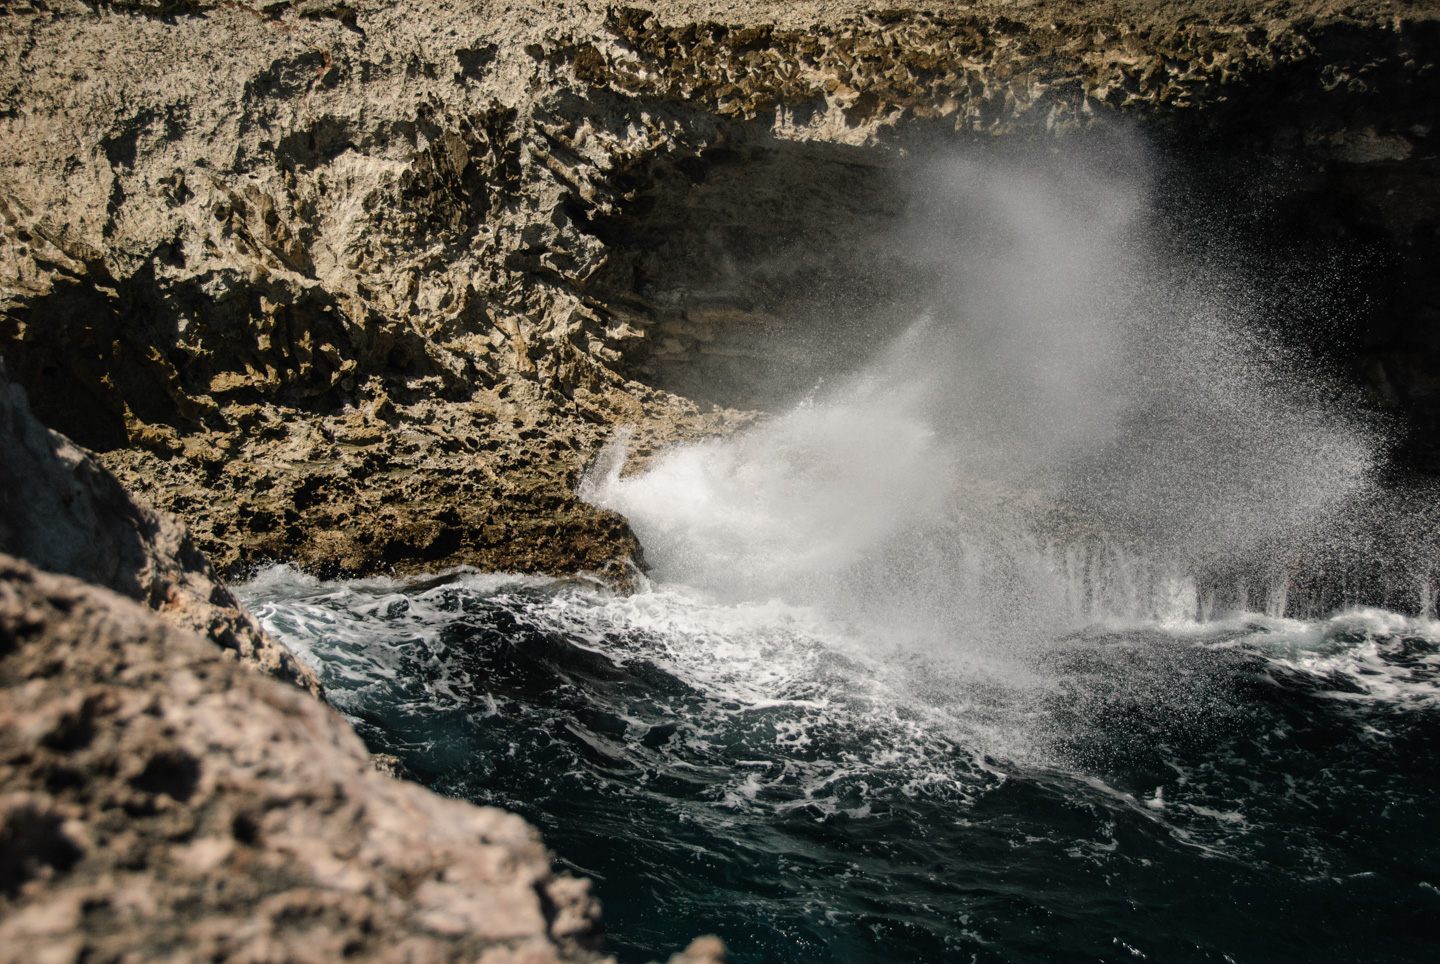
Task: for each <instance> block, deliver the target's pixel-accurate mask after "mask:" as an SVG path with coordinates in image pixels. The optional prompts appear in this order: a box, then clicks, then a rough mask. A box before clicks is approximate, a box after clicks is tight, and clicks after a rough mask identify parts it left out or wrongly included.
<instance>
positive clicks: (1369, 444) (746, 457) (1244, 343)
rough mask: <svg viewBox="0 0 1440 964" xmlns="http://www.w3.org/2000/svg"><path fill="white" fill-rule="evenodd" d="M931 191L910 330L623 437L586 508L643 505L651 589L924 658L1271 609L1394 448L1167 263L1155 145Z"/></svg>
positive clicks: (1235, 283) (636, 508)
mask: <svg viewBox="0 0 1440 964" xmlns="http://www.w3.org/2000/svg"><path fill="white" fill-rule="evenodd" d="M915 181H916V185H917V187H916V190H915V203H914V204H913V206H912V207H913V213H912V216H911V217H910V218H909V220H908V223H907V224H906V225H905V227H904V229H903V230H902V231H900V232H897V234H896V235H895V237H894V238H893V240H892V244H893V246H894V248H895V252H894V253H895V254H896V256H897V257H898V258H900V259H901V260H903V261H905V262H906V263H908V264H909V265H910V266H911V267H912V268H914V269H915V272H914V273H915V276H916V277H923V278H926V279H928V281H927V282H926V285H927V287H926V291H925V292H924V301H925V303H926V304H927V305H928V308H927V310H925V311H924V312H923V313H921V314H920V315H919V316H918V317H916V318H915V319H914V321H913V324H911V325H910V327H909V328H908V329H907V330H905V331H904V332H903V333H902V334H901V335H900V336H899V337H896V338H892V339H891V340H890V341H889V343H888V344H877V345H876V350H875V351H874V353H873V356H872V357H871V358H870V359H869V360H868V361H867V362H866V363H865V364H864V365H863V366H861V367H860V368H859V369H858V370H855V371H851V372H848V373H845V374H843V375H840V376H839V377H836V378H832V379H830V380H828V381H827V382H826V383H824V384H822V385H820V386H818V387H817V388H816V389H815V390H814V391H813V392H812V393H811V394H810V395H809V396H807V397H806V398H804V399H803V400H801V401H800V402H799V403H798V404H796V405H795V406H794V407H793V408H791V409H790V410H789V411H787V412H785V413H783V414H781V415H779V416H777V417H776V418H774V419H773V420H771V421H769V422H767V423H765V424H763V425H761V426H760V427H758V428H756V429H754V430H752V431H750V432H748V433H745V434H743V435H740V436H738V437H735V438H730V439H724V440H710V441H705V442H700V443H696V444H693V445H689V446H684V447H681V448H678V449H676V450H674V451H672V452H670V453H668V454H667V455H665V456H663V457H662V458H660V459H658V460H657V461H656V462H654V463H653V464H652V465H651V466H650V467H649V468H648V469H647V470H646V471H644V472H641V473H636V474H632V475H625V474H623V471H622V469H623V464H624V444H625V443H624V438H623V436H621V437H620V438H619V439H618V440H617V441H616V442H615V443H613V445H612V447H611V449H610V450H609V451H607V453H605V455H604V456H603V457H602V459H601V460H600V462H599V463H598V464H597V466H596V468H595V469H594V470H593V471H592V473H591V474H590V476H589V477H588V478H587V479H586V481H585V483H584V487H583V489H582V494H583V495H584V497H585V498H587V499H589V500H591V501H593V502H595V503H596V504H599V505H602V506H605V507H607V508H611V509H615V510H617V511H619V512H621V513H622V514H624V515H625V516H626V517H627V518H628V519H629V520H630V522H631V524H632V525H633V527H634V528H635V531H636V532H637V534H638V535H639V537H640V539H641V541H642V543H643V544H644V545H645V547H646V555H647V559H648V560H649V561H650V562H651V563H652V564H653V566H654V571H653V572H652V576H654V577H656V578H657V579H659V580H661V581H666V582H678V583H683V584H686V585H689V586H692V587H696V588H700V589H703V590H707V591H709V592H712V593H715V594H717V596H718V597H719V598H722V599H730V600H739V599H765V598H771V597H779V598H782V599H785V600H787V601H790V602H797V603H803V604H812V605H816V606H819V607H821V608H822V609H824V610H825V611H827V612H830V613H832V614H834V615H836V616H838V617H840V618H842V619H846V620H849V621H852V622H855V623H858V624H862V625H870V626H872V627H876V629H877V632H879V633H880V634H881V635H882V636H883V638H884V639H886V640H887V641H891V642H902V643H904V642H910V643H917V642H918V643H919V644H923V645H925V646H926V648H931V647H933V646H935V645H945V646H948V645H949V644H951V643H954V642H957V641H963V642H964V643H966V644H967V645H968V646H969V647H971V648H974V647H976V646H982V645H984V646H994V645H1004V644H1009V643H1013V642H1014V641H1016V640H1019V639H1034V638H1037V637H1043V636H1050V635H1053V634H1055V633H1057V632H1064V631H1068V630H1073V629H1076V628H1079V627H1082V626H1084V625H1088V624H1091V623H1094V622H1097V621H1108V622H1114V621H1117V620H1119V621H1124V620H1161V621H1170V622H1176V621H1182V622H1183V621H1189V620H1195V619H1198V618H1202V617H1205V616H1210V615H1214V614H1216V613H1217V612H1219V611H1223V610H1231V609H1251V610H1260V611H1265V610H1266V609H1268V610H1269V611H1271V612H1272V613H1275V614H1281V613H1282V612H1283V610H1284V608H1285V605H1286V586H1287V581H1288V578H1289V574H1290V569H1291V566H1292V565H1293V563H1294V560H1295V559H1296V558H1297V555H1298V554H1301V553H1303V552H1304V551H1305V550H1304V547H1306V546H1310V545H1314V544H1318V543H1323V542H1324V541H1325V540H1326V539H1328V538H1330V533H1331V530H1333V528H1334V526H1335V520H1336V519H1338V518H1342V517H1343V516H1344V513H1345V512H1346V511H1348V509H1350V508H1353V507H1354V506H1355V505H1357V504H1358V503H1359V502H1360V501H1361V500H1362V497H1363V495H1364V492H1365V490H1366V487H1367V479H1368V478H1369V477H1370V473H1371V470H1372V468H1373V467H1374V465H1375V464H1376V461H1377V458H1378V452H1379V451H1380V442H1379V439H1378V435H1377V433H1375V432H1374V431H1373V430H1372V429H1371V428H1368V427H1367V426H1366V425H1365V424H1364V423H1363V421H1362V420H1361V419H1360V418H1359V417H1357V416H1356V415H1354V414H1352V413H1350V412H1348V411H1347V410H1346V407H1345V406H1344V405H1343V404H1342V403H1341V401H1340V393H1339V392H1338V391H1337V390H1335V389H1334V388H1333V387H1331V386H1329V385H1327V384H1326V383H1325V382H1324V380H1323V379H1321V378H1320V377H1318V376H1316V375H1313V374H1309V373H1307V372H1306V371H1305V370H1304V367H1305V366H1304V365H1303V364H1302V362H1301V359H1300V358H1299V356H1296V355H1292V354H1290V353H1287V352H1286V351H1285V350H1283V349H1282V347H1281V346H1279V345H1277V344H1275V343H1273V342H1271V341H1269V340H1267V339H1266V337H1265V336H1264V335H1263V334H1261V333H1260V331H1259V328H1258V326H1257V325H1256V318H1255V314H1256V312H1257V310H1258V309H1257V307H1256V306H1257V305H1258V304H1259V302H1260V300H1261V299H1260V296H1259V295H1258V294H1257V293H1256V289H1255V287H1253V285H1251V284H1249V283H1247V281H1246V280H1245V279H1243V278H1242V277H1241V276H1240V275H1238V274H1237V273H1234V272H1230V271H1227V270H1226V269H1225V266H1223V265H1214V264H1194V263H1178V262H1177V260H1176V259H1175V258H1174V257H1173V256H1166V255H1162V254H1159V253H1158V252H1163V251H1166V250H1167V249H1169V248H1173V247H1174V246H1172V245H1167V244H1166V241H1167V239H1166V238H1164V237H1162V236H1161V235H1160V234H1159V233H1158V232H1159V229H1158V228H1157V227H1156V223H1155V219H1154V218H1153V217H1152V212H1151V207H1150V203H1149V183H1148V181H1149V175H1148V173H1147V170H1146V164H1145V160H1144V156H1143V153H1142V152H1141V151H1140V150H1138V149H1137V148H1136V147H1135V145H1133V144H1121V145H1118V146H1117V145H1114V144H1112V145H1109V147H1108V148H1107V149H1106V150H1104V151H1101V152H1099V153H1096V154H1093V155H1091V156H1088V157H1087V156H1070V157H1067V158H1063V159H1057V158H1053V157H1046V158H1039V159H1036V158H1029V159H1023V160H1017V159H1016V158H1014V157H1009V158H1005V159H1004V160H1003V161H1000V160H994V159H985V158H975V157H969V158H960V159H948V160H945V161H943V162H937V163H933V164H930V165H929V166H928V167H927V168H926V169H924V170H923V172H921V173H919V174H918V175H916V176H915ZM854 337H856V338H869V337H872V336H871V335H869V334H868V333H867V332H866V329H865V325H864V322H863V319H860V320H857V324H856V325H855V327H854Z"/></svg>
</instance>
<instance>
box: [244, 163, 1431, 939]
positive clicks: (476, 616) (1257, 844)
mask: <svg viewBox="0 0 1440 964" xmlns="http://www.w3.org/2000/svg"><path fill="white" fill-rule="evenodd" d="M1102 167H1103V166H1095V165H1091V166H1086V165H1084V164H1075V163H1067V164H1064V165H1060V164H1055V163H1046V164H1038V165H1030V166H1025V165H1020V164H1014V163H1012V164H1009V165H1007V166H998V165H993V164H985V163H978V162H962V163H949V164H946V165H941V166H937V167H936V168H935V169H934V170H933V171H932V172H930V174H928V175H927V176H926V178H925V179H924V181H923V183H924V184H925V185H926V192H925V195H924V204H923V205H920V206H919V207H917V212H919V213H917V216H916V217H915V218H914V219H913V222H912V225H911V226H910V228H909V229H908V230H907V232H906V234H905V235H904V236H903V237H898V238H896V239H894V244H895V246H896V249H897V251H899V252H901V253H902V254H903V256H904V257H905V258H908V259H909V260H910V261H911V263H912V267H913V268H915V269H916V271H917V272H918V273H919V274H920V275H925V276H927V277H929V278H931V279H932V282H931V284H930V288H929V296H928V300H929V303H930V308H929V311H928V312H927V313H925V314H924V316H923V317H919V318H917V319H916V320H915V321H914V323H913V325H911V326H910V327H909V328H908V329H907V330H905V331H904V332H902V333H901V334H899V335H898V336H895V337H890V338H889V339H888V340H885V341H883V342H881V341H878V340H877V344H876V346H875V352H874V356H873V358H872V359H871V360H870V361H869V362H868V363H867V364H865V365H864V366H862V367H861V368H860V369H859V370H852V371H848V372H844V371H837V372H836V373H835V374H834V376H832V377H831V378H829V379H828V380H827V382H826V383H824V384H821V385H819V386H817V387H816V389H815V391H814V392H812V393H811V394H810V395H809V396H808V397H807V398H805V399H804V400H803V401H801V402H800V403H799V404H798V405H796V406H795V407H794V408H793V409H792V410H791V411H789V412H788V413H785V414H782V415H779V416H777V417H776V418H774V419H772V420H771V421H769V422H768V423H766V424H764V425H762V426H760V427H758V428H756V429H754V430H753V431H750V432H748V433H746V434H743V435H740V436H738V437H734V438H729V439H715V440H709V441H702V442H698V443H695V444H692V445H689V446H684V447H681V448H678V449H676V450H674V451H672V452H669V453H666V454H664V455H662V456H661V457H660V458H658V459H656V460H654V461H653V462H651V463H650V464H649V465H647V466H645V467H644V468H643V470H641V471H638V472H628V473H627V472H626V471H625V463H626V458H627V451H626V439H625V437H624V434H623V433H621V434H620V435H619V436H618V437H617V438H616V440H615V441H614V442H613V443H612V444H611V446H610V447H609V448H608V449H607V451H606V452H605V453H604V455H603V456H602V458H601V459H600V461H599V463H598V464H597V465H596V466H595V467H594V469H593V470H592V472H591V473H590V474H589V476H588V477H587V479H586V481H585V483H584V486H583V488H582V493H581V494H582V495H583V496H584V497H585V498H586V499H588V500H590V501H592V502H594V503H596V504H598V505H602V506H605V507H609V508H613V509H616V510H618V511H620V512H622V513H624V514H625V515H626V516H627V517H628V518H629V520H630V521H631V524H632V525H633V526H634V528H635V531H636V532H637V534H638V535H639V536H640V538H641V540H642V542H643V543H644V545H645V548H646V555H647V559H648V560H649V562H650V563H651V565H652V570H651V572H650V577H651V580H652V581H651V583H650V584H649V585H648V586H647V587H646V588H645V589H643V590H642V591H640V592H638V593H636V594H634V595H632V596H629V597H620V596H616V595H614V594H612V593H610V592H608V591H606V590H604V589H602V588H598V587H596V586H594V585H592V584H590V583H587V582H584V581H579V580H558V581H557V580H544V579H536V578H527V577H517V576H504V575H493V574H483V573H476V572H455V573H451V574H448V575H443V576H438V577H434V578H431V579H422V580H411V581H394V580H370V581H357V582H348V583H325V582H320V581H317V580H314V579H311V578H309V577H306V576H304V575H302V574H299V573H296V572H294V571H293V570H290V569H286V568H276V569H272V570H269V571H267V572H265V573H262V574H260V575H259V576H258V577H257V578H256V579H255V580H254V581H252V582H251V583H250V584H249V585H248V586H246V587H244V589H243V595H244V597H245V599H246V602H247V603H248V604H249V605H250V606H251V607H252V609H253V610H254V611H255V612H256V613H257V615H259V616H260V617H261V619H262V621H263V622H264V623H265V625H266V626H267V627H268V628H269V629H270V630H271V631H273V632H275V633H276V634H277V635H279V636H280V637H281V638H283V639H284V640H286V642H288V643H289V644H290V645H291V646H292V647H294V648H295V649H296V650H297V651H298V652H299V653H300V654H301V655H302V656H303V657H304V658H306V659H307V660H308V661H310V662H311V663H312V664H313V665H315V666H316V667H317V668H318V669H319V670H320V673H321V677H322V679H323V681H324V683H325V686H326V687H327V690H328V692H329V694H330V697H331V699H332V701H333V702H334V703H335V705H336V706H337V707H338V708H339V709H340V710H342V711H343V712H345V713H346V714H347V715H349V716H350V717H351V719H353V720H354V721H355V722H356V724H357V726H358V727H359V729H360V732H361V733H362V735H363V736H364V737H365V738H366V740H367V741H368V742H369V743H370V744H371V745H372V747H374V748H375V749H377V750H383V751H386V752H390V753H394V754H396V755H397V756H399V757H400V758H401V759H402V760H403V761H404V762H405V764H406V765H407V766H408V767H409V768H410V769H411V770H412V771H413V773H414V774H415V775H416V776H417V777H418V778H419V779H421V780H422V781H424V782H425V783H427V784H429V785H430V786H432V787H434V788H435V789H437V790H439V791H441V792H444V793H449V794H454V795H457V796H461V797H465V798H467V799H471V800H475V801H478V802H484V803H495V804H499V805H502V806H506V807H509V808H511V809H513V810H516V811H518V812H519V813H521V814H523V815H524V816H526V817H527V818H529V819H530V820H532V821H533V822H534V823H536V824H537V825H538V826H539V827H540V828H541V829H542V831H543V832H544V834H545V837H546V840H547V843H548V844H549V845H550V846H551V848H552V849H553V850H554V851H555V853H556V855H557V859H558V860H559V861H560V863H561V864H562V865H564V866H566V867H569V868H571V869H573V870H575V871H576V872H579V873H584V874H587V875H589V876H591V877H593V878H594V879H595V881H596V883H597V889H598V892H599V894H600V896H601V898H602V899H603V901H604V904H605V919H606V921H607V925H608V927H609V930H610V944H611V947H612V949H613V950H615V951H616V952H617V953H618V954H619V955H620V956H621V959H622V960H626V961H643V960H647V959H650V958H654V957H662V958H663V956H664V955H665V954H666V953H668V951H669V950H671V949H673V948H675V947H676V946H679V945H681V944H683V943H684V942H685V941H686V940H687V939H688V938H689V937H691V936H694V935H695V934H699V933H704V932H716V933H719V934H720V935H721V936H723V937H724V938H725V940H726V941H727V942H728V944H729V945H730V947H731V950H732V953H733V954H734V956H735V958H736V959H737V960H738V961H741V962H761V961H786V962H788V961H840V962H864V961H877V962H890V961H896V962H902V961H941V960H945V961H948V960H956V961H968V960H979V961H1067V960H1076V961H1080V960H1084V961H1094V960H1126V961H1129V960H1135V959H1148V960H1159V961H1211V960H1213V961H1235V962H1245V961H1294V960H1336V961H1397V960H1417V961H1418V960H1433V959H1434V958H1435V957H1436V954H1437V951H1440V938H1437V936H1436V933H1435V930H1434V927H1433V921H1434V920H1436V919H1437V915H1440V833H1437V832H1436V829H1435V828H1436V825H1437V824H1436V821H1437V819H1440V812H1437V811H1440V804H1437V800H1440V729H1437V723H1440V622H1436V621H1435V619H1434V616H1435V612H1434V596H1433V586H1434V579H1435V569H1434V565H1435V561H1436V551H1435V532H1434V525H1433V512H1432V514H1431V515H1430V516H1428V517H1427V516H1426V514H1425V511H1423V510H1424V509H1425V508H1426V505H1425V504H1423V503H1422V505H1421V509H1422V511H1419V512H1412V511H1410V510H1409V509H1408V508H1407V507H1406V505H1405V503H1404V500H1398V501H1397V499H1396V498H1395V497H1394V496H1393V495H1387V494H1384V493H1381V492H1379V490H1378V488H1377V486H1376V485H1375V484H1373V482H1372V479H1373V478H1374V477H1375V470H1376V467H1377V466H1378V465H1379V464H1380V463H1381V462H1382V461H1383V454H1384V439H1383V437H1382V435H1381V434H1380V433H1379V432H1378V431H1377V429H1376V426H1375V425H1373V424H1371V423H1369V422H1367V421H1366V420H1365V419H1363V418H1361V417H1359V416H1358V415H1355V414H1353V413H1351V412H1350V411H1349V410H1348V408H1347V406H1346V404H1345V402H1344V398H1343V394H1342V393H1341V392H1339V391H1337V390H1335V389H1333V388H1332V387H1330V386H1329V385H1328V384H1327V383H1326V382H1325V380H1324V379H1323V378H1320V377H1318V376H1315V375H1312V374H1309V373H1307V372H1306V371H1305V366H1304V365H1303V364H1302V359H1300V358H1299V357H1298V356H1296V355H1294V354H1292V353H1289V352H1285V351H1282V350H1280V349H1279V348H1278V347H1277V346H1276V345H1274V344H1272V343H1270V342H1269V341H1267V340H1266V339H1265V338H1264V337H1263V336H1261V335H1257V334H1255V330H1256V325H1255V324H1254V321H1255V315H1256V313H1257V312H1259V311H1261V309H1262V308H1263V304H1262V302H1263V300H1264V299H1263V298H1261V297H1260V295H1257V294H1256V293H1255V292H1256V290H1257V289H1256V288H1255V287H1254V286H1253V285H1251V286H1247V285H1246V284H1243V283H1242V282H1241V281H1240V280H1238V279H1239V278H1240V277H1241V276H1240V275H1237V274H1235V273H1227V272H1223V271H1220V270H1215V269H1213V268H1203V269H1202V267H1200V266H1196V265H1193V264H1183V263H1180V262H1178V261H1177V260H1176V259H1175V257H1174V256H1173V254H1167V255H1164V256H1161V255H1157V254H1156V252H1157V251H1173V248H1174V245H1167V244H1166V243H1164V239H1160V238H1156V237H1155V236H1153V229H1152V227H1151V225H1150V220H1149V212H1148V210H1147V204H1146V200H1145V195H1144V191H1143V190H1142V189H1140V188H1136V187H1134V186H1133V185H1134V183H1135V179H1134V178H1131V177H1125V178H1121V177H1116V176H1110V175H1106V174H1101V173H1097V171H1099V170H1101V169H1102ZM855 337H857V338H861V337H874V336H873V333H871V334H867V333H866V332H865V331H864V329H863V328H857V330H856V335H855ZM1429 508H1430V509H1433V506H1430V507H1429ZM1426 518H1430V519H1432V521H1431V522H1427V521H1425V520H1426ZM1382 556H1383V558H1381V557H1382ZM1364 603H1370V604H1376V605H1383V606H1387V607H1389V608H1366V607H1365V606H1364V605H1362V604H1364Z"/></svg>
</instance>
